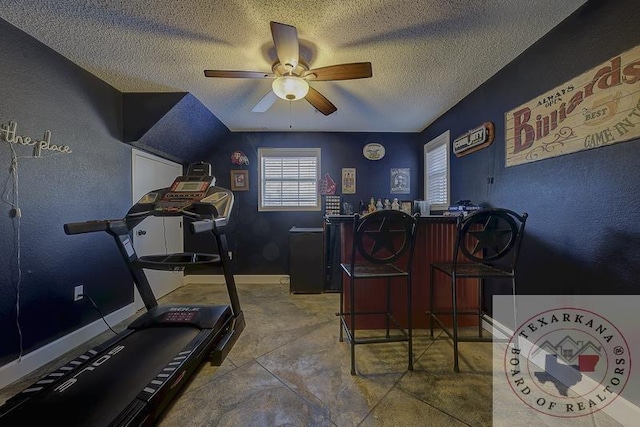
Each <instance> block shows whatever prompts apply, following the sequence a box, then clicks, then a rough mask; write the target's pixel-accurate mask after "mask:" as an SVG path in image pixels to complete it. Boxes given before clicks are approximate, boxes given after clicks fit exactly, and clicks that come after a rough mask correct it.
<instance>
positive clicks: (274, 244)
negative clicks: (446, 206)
mask: <svg viewBox="0 0 640 427" xmlns="http://www.w3.org/2000/svg"><path fill="white" fill-rule="evenodd" d="M417 141H418V138H417V134H406V133H327V132H318V133H295V132H293V133H289V132H273V133H266V132H246V133H240V132H239V133H232V134H229V135H226V136H224V137H222V138H220V139H219V140H218V141H217V142H216V146H215V150H214V151H213V152H212V154H211V155H210V156H209V157H208V158H206V159H205V161H209V162H211V164H212V168H213V171H214V175H215V176H216V178H217V184H218V185H220V186H222V187H227V188H230V172H229V171H230V170H231V169H247V170H248V171H249V191H241V192H236V193H235V197H236V202H235V203H236V204H235V208H234V218H233V220H232V222H231V225H230V231H229V245H230V248H231V250H232V251H233V252H234V258H233V265H234V272H235V273H236V274H273V275H286V274H288V273H289V268H288V265H289V229H290V228H291V227H293V226H296V227H322V222H323V220H322V216H323V212H322V211H317V212H260V213H258V159H257V156H258V148H269V147H271V148H282V147H285V148H286V147H295V148H309V147H313V148H320V149H321V151H322V157H321V169H322V170H321V174H322V178H324V175H325V174H326V173H328V174H329V175H330V177H331V178H332V179H333V180H334V181H335V182H336V183H337V184H338V190H337V193H336V194H339V193H341V185H342V168H356V194H347V195H344V196H343V200H344V201H347V202H350V203H351V204H352V205H353V206H354V207H355V208H356V209H357V207H358V204H359V201H360V200H362V201H363V202H365V203H366V202H368V200H369V198H370V197H372V196H373V197H376V198H378V197H380V198H382V199H383V200H384V198H390V199H393V197H394V195H393V194H391V192H390V185H391V178H390V170H391V168H409V169H410V172H411V178H410V181H411V193H410V194H406V195H402V198H401V200H413V199H416V198H419V196H420V195H421V194H422V190H421V187H422V183H421V179H422V178H421V177H422V170H421V169H420V168H421V167H422V151H421V147H419V145H418V143H417ZM370 142H378V143H381V144H382V145H383V146H384V147H385V151H386V154H385V156H384V157H383V158H382V159H380V160H375V161H374V160H368V159H366V158H365V157H364V156H363V154H362V149H363V148H364V146H365V145H366V144H368V143H370ZM237 150H239V151H242V152H243V153H244V154H246V155H247V157H248V158H249V166H239V165H233V164H231V154H232V153H233V152H234V151H237ZM185 245H186V246H185V248H186V250H194V251H195V250H203V251H204V250H206V249H207V246H206V242H201V240H200V239H199V238H194V237H192V236H188V235H185Z"/></svg>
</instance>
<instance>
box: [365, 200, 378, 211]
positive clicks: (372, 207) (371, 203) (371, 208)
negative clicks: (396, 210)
mask: <svg viewBox="0 0 640 427" xmlns="http://www.w3.org/2000/svg"><path fill="white" fill-rule="evenodd" d="M367 209H368V211H369V213H371V212H375V210H376V202H375V201H374V200H373V197H372V198H371V200H369V206H367Z"/></svg>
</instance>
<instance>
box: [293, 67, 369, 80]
mask: <svg viewBox="0 0 640 427" xmlns="http://www.w3.org/2000/svg"><path fill="white" fill-rule="evenodd" d="M372 75H373V71H372V70H371V62H354V63H352V64H339V65H329V66H328V67H321V68H314V69H313V70H309V71H307V72H306V73H304V75H303V77H304V78H306V79H309V80H316V81H327V80H351V79H366V78H368V77H371V76H372Z"/></svg>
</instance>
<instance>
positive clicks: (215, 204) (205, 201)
mask: <svg viewBox="0 0 640 427" xmlns="http://www.w3.org/2000/svg"><path fill="white" fill-rule="evenodd" d="M215 184H216V179H215V177H214V176H213V175H212V174H211V165H210V164H209V163H204V162H199V163H192V164H191V165H189V167H188V168H187V173H186V174H185V175H184V176H179V177H177V178H176V179H175V180H174V181H173V183H172V184H171V186H169V187H167V188H161V189H158V190H154V191H150V192H148V193H147V194H145V195H144V196H142V198H141V199H140V200H138V202H137V203H136V204H135V205H133V206H132V207H131V209H129V212H128V213H127V216H126V219H127V224H128V226H129V227H130V228H131V229H132V228H133V227H135V226H136V225H137V224H138V223H139V222H140V221H143V220H144V218H146V217H148V216H185V217H190V218H193V219H204V218H217V219H223V218H224V219H228V218H229V215H230V214H231V209H232V207H233V193H232V192H231V191H229V190H227V189H225V188H221V187H216V186H215Z"/></svg>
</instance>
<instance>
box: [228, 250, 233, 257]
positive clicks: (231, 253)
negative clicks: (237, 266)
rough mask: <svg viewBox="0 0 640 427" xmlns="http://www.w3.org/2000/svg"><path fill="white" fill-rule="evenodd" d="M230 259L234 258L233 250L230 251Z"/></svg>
mask: <svg viewBox="0 0 640 427" xmlns="http://www.w3.org/2000/svg"><path fill="white" fill-rule="evenodd" d="M229 259H233V252H231V251H229Z"/></svg>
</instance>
